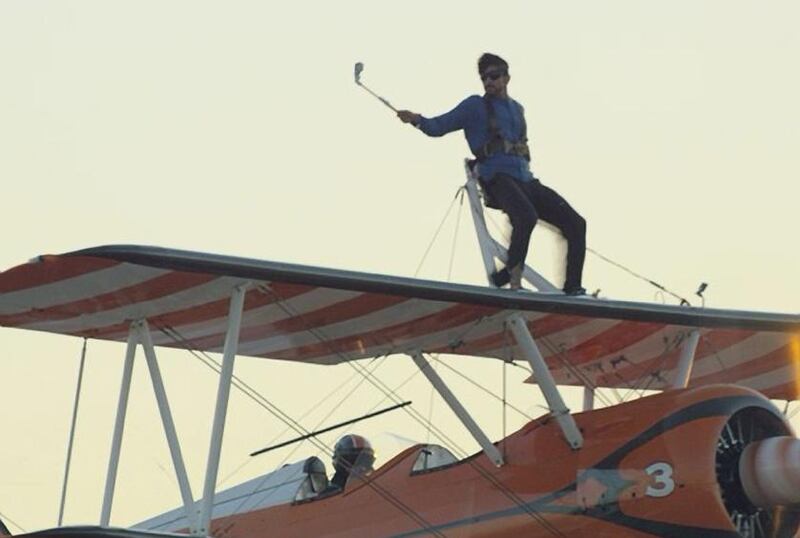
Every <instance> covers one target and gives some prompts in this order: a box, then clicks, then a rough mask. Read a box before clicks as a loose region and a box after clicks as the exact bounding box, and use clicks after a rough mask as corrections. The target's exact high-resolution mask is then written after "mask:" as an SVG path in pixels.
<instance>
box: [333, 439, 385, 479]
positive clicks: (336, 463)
mask: <svg viewBox="0 0 800 538" xmlns="http://www.w3.org/2000/svg"><path fill="white" fill-rule="evenodd" d="M374 463H375V452H374V451H373V450H372V445H371V444H370V442H369V441H368V440H367V439H366V438H365V437H362V436H360V435H356V434H354V433H349V434H347V435H345V436H344V437H342V438H341V439H339V440H338V441H337V442H336V446H335V447H334V449H333V469H334V471H335V473H334V475H333V478H332V479H331V483H330V485H329V486H328V490H327V491H328V492H329V493H332V492H338V491H343V490H344V488H345V485H347V481H348V479H349V478H351V477H362V478H363V477H366V476H368V475H369V474H370V473H371V472H372V471H373V469H372V465H373V464H374Z"/></svg>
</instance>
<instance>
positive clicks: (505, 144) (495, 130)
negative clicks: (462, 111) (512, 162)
mask: <svg viewBox="0 0 800 538" xmlns="http://www.w3.org/2000/svg"><path fill="white" fill-rule="evenodd" d="M483 102H484V104H485V105H486V114H487V116H488V118H489V140H488V141H487V142H486V144H484V145H483V146H482V147H481V148H480V149H479V150H478V151H476V152H475V157H476V158H477V159H478V161H483V160H485V159H487V158H488V157H490V156H491V155H494V154H495V153H505V154H508V155H517V156H518V157H524V158H525V159H526V160H528V161H530V160H531V151H530V148H528V124H527V122H526V121H525V114H522V113H521V111H520V116H521V117H522V137H521V138H520V140H517V141H515V142H512V141H510V140H507V139H505V138H503V134H502V133H501V132H500V126H499V125H498V124H497V114H496V113H495V110H494V105H492V102H491V100H489V98H488V97H487V96H484V97H483ZM512 102H513V103H514V104H515V105H516V106H520V105H519V103H517V102H516V101H513V100H512Z"/></svg>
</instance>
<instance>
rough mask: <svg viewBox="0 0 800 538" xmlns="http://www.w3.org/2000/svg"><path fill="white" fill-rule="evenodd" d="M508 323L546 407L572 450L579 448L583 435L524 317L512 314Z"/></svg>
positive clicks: (581, 444)
mask: <svg viewBox="0 0 800 538" xmlns="http://www.w3.org/2000/svg"><path fill="white" fill-rule="evenodd" d="M508 325H509V327H510V328H511V332H512V333H513V334H514V339H515V340H516V341H517V344H519V347H520V350H521V351H522V354H523V355H524V356H525V358H526V359H527V360H528V363H529V364H530V365H531V368H532V369H533V375H534V377H535V379H536V383H537V384H538V385H539V388H540V389H541V390H542V394H544V399H545V400H546V401H547V407H549V408H550V411H551V413H553V416H555V419H556V422H558V425H559V426H560V427H561V431H562V432H564V437H566V439H567V443H568V444H569V446H570V447H571V448H572V449H574V450H577V449H579V448H581V447H582V446H583V435H582V434H581V431H580V430H579V429H578V425H577V424H576V423H575V417H573V416H572V415H571V414H570V412H569V409H568V408H567V406H566V405H565V404H564V399H563V398H562V397H561V392H560V391H559V390H558V385H556V382H555V380H554V379H553V374H551V373H550V370H549V369H548V368H547V363H546V362H545V361H544V357H542V354H541V352H540V351H539V347H538V346H537V345H536V342H535V341H534V339H533V336H531V333H530V331H529V330H528V324H527V323H526V322H525V318H524V317H522V315H521V314H512V315H511V316H510V317H509V318H508Z"/></svg>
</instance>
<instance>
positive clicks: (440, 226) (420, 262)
mask: <svg viewBox="0 0 800 538" xmlns="http://www.w3.org/2000/svg"><path fill="white" fill-rule="evenodd" d="M463 189H464V187H459V189H458V190H457V191H456V195H455V196H454V197H453V201H452V202H450V207H448V208H447V211H446V212H445V214H444V217H443V218H442V221H441V222H440V223H439V226H438V228H436V232H434V234H433V238H432V239H431V241H430V243H428V247H427V248H426V249H425V253H424V254H423V255H422V259H421V260H420V261H419V265H417V270H416V271H414V277H415V278H416V276H417V275H418V274H419V271H420V269H422V265H423V264H424V263H425V259H426V258H427V257H428V254H429V253H430V251H431V248H433V244H434V243H435V242H436V239H437V238H438V237H439V233H440V232H441V231H442V227H443V226H444V223H445V222H446V221H447V217H449V216H450V211H452V210H453V206H454V205H455V203H456V200H458V195H459V193H460V192H461V191H462V190H463Z"/></svg>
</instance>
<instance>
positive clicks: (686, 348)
mask: <svg viewBox="0 0 800 538" xmlns="http://www.w3.org/2000/svg"><path fill="white" fill-rule="evenodd" d="M699 341H700V332H699V331H697V330H694V331H692V332H690V333H689V337H688V338H687V339H686V341H685V342H684V343H683V347H682V348H681V356H680V358H679V359H678V367H677V368H676V370H675V380H674V381H673V382H672V388H673V389H685V388H686V387H688V386H689V379H690V378H691V377H692V366H694V354H695V352H696V351H697V343H698V342H699Z"/></svg>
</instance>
